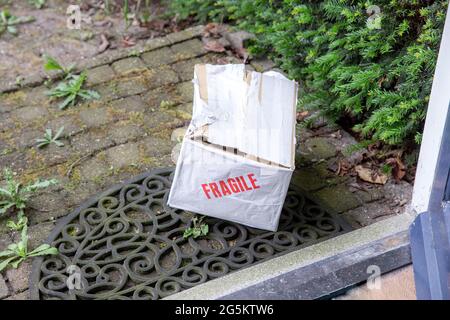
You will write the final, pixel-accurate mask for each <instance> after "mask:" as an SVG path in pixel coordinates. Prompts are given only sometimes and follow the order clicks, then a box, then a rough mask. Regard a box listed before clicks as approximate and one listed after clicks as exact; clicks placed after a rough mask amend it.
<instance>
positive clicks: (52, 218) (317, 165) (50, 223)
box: [0, 26, 411, 299]
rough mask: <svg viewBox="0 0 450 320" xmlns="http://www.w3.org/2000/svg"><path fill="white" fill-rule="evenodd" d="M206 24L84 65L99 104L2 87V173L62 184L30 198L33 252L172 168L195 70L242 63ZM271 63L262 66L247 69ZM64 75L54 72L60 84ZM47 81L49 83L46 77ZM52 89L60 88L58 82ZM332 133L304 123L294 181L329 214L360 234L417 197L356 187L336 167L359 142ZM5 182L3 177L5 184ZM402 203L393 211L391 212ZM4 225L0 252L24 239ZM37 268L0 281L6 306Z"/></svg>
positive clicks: (31, 86)
mask: <svg viewBox="0 0 450 320" xmlns="http://www.w3.org/2000/svg"><path fill="white" fill-rule="evenodd" d="M202 30H203V28H202V27H201V26H198V27H193V28H190V29H186V30H184V31H181V32H178V33H174V34H170V35H168V36H166V37H161V38H155V39H151V40H148V41H145V42H142V43H139V44H138V45H136V46H135V47H133V48H129V49H121V50H116V51H114V52H106V53H105V54H100V55H97V56H96V57H95V58H92V59H86V60H83V61H81V62H80V63H79V64H78V65H77V68H76V69H77V70H78V71H80V70H83V69H87V75H88V79H87V84H88V87H89V88H92V89H94V90H96V91H97V92H99V94H100V95H101V98H100V99H99V100H93V101H87V102H79V103H77V104H76V105H75V106H74V107H69V108H67V109H66V110H62V111H61V110H59V109H58V107H57V106H58V103H59V102H60V101H52V100H49V98H48V96H46V95H45V92H46V91H47V90H48V87H47V86H46V84H44V83H43V82H42V81H34V82H29V83H25V84H24V83H22V84H21V85H20V87H17V85H16V84H15V83H2V86H1V87H0V92H2V93H1V97H0V119H1V120H0V168H5V167H9V168H11V169H12V170H13V171H14V172H15V173H16V175H17V177H18V178H19V179H20V180H21V181H23V182H27V181H32V180H34V179H37V178H42V179H50V178H55V179H57V180H58V181H59V183H58V185H56V186H53V187H51V188H49V189H46V190H44V191H42V192H40V193H38V194H37V195H36V196H34V197H33V198H32V199H31V201H30V209H29V210H27V212H26V213H27V216H28V218H29V221H30V227H29V235H30V246H31V247H35V246H37V245H38V244H40V243H42V241H44V240H45V239H46V237H47V236H48V234H49V233H50V231H51V230H52V228H53V227H54V225H55V224H56V223H57V220H58V219H59V218H61V217H63V216H65V215H67V214H68V213H70V212H71V211H72V210H73V209H74V208H76V207H77V206H79V205H80V204H81V203H82V202H83V201H84V200H86V199H87V198H89V197H91V196H93V195H95V194H97V193H99V192H100V191H102V190H104V189H106V188H108V187H110V186H112V185H114V184H117V183H119V182H121V181H124V180H127V179H129V178H130V177H132V176H134V175H136V174H138V173H141V172H144V171H147V170H150V169H153V168H158V167H167V166H172V165H173V162H172V160H171V159H172V157H171V153H172V149H173V147H174V146H175V145H176V144H177V140H178V139H179V137H180V135H181V134H182V132H183V130H181V129H180V128H183V127H185V126H186V125H187V124H188V123H189V120H190V115H191V110H192V105H191V101H192V95H193V86H192V83H191V81H190V80H191V78H192V74H193V67H194V65H195V64H196V63H199V62H203V63H224V62H229V63H235V62H238V61H237V59H235V58H233V57H230V56H226V55H221V54H216V53H209V52H206V51H205V50H204V49H203V44H202V42H201V33H202ZM272 66H273V65H272V64H271V63H270V62H268V61H264V60H262V61H254V62H252V63H251V64H250V65H249V68H253V69H256V70H258V71H265V70H266V69H268V68H271V67H272ZM60 76H61V75H58V74H55V75H53V77H54V79H55V81H56V79H58V77H60ZM41 80H42V79H41ZM50 85H51V86H54V83H53V84H50ZM61 126H64V128H65V129H64V138H63V139H62V141H63V142H64V144H65V145H64V147H57V146H55V145H54V144H52V145H50V146H48V147H46V148H43V149H37V148H36V147H35V139H36V138H42V136H43V134H44V131H45V129H46V128H51V129H53V130H57V129H58V128H60V127H61ZM326 128H327V129H328V131H327V134H321V135H318V134H317V130H314V129H306V128H305V127H303V126H298V153H297V157H296V160H297V169H296V171H295V174H294V176H293V179H292V182H293V183H294V184H295V185H296V186H298V187H299V188H301V189H303V190H304V191H305V192H306V193H307V194H308V195H310V196H311V198H312V199H313V200H315V201H317V202H318V203H320V204H321V205H323V206H325V207H326V208H328V209H329V210H330V211H331V212H335V213H339V214H342V215H343V216H344V217H346V218H347V220H349V222H350V223H351V224H352V225H353V226H354V227H362V226H365V225H368V224H370V223H373V222H376V221H378V220H379V219H383V218H386V217H387V216H388V215H390V214H396V213H400V210H402V208H401V207H399V206H398V205H399V204H400V205H402V203H403V204H404V203H406V202H407V201H408V200H409V197H410V193H411V186H410V185H409V184H408V183H406V182H403V183H402V182H401V183H394V182H388V183H387V184H386V185H384V186H372V185H370V186H367V187H366V188H364V189H358V188H356V189H355V188H353V187H352V183H353V182H354V181H355V179H356V178H355V177H351V176H336V175H335V174H334V173H333V172H331V171H330V170H329V168H330V167H331V166H332V165H333V164H335V163H336V162H337V161H338V160H339V159H340V158H342V154H343V151H344V149H345V148H347V147H348V146H349V145H351V144H354V143H355V141H354V139H353V138H352V137H351V136H350V135H349V134H347V133H346V132H344V131H343V130H340V129H339V128H338V127H333V126H331V125H328V126H327V127H326ZM2 183H3V181H1V179H0V185H1V184H2ZM393 204H394V207H395V208H394V207H393ZM6 220H7V219H2V220H0V250H3V249H5V247H6V246H7V245H8V244H9V243H11V242H13V241H17V240H18V234H16V233H14V232H10V231H9V230H8V229H7V227H6V225H5V224H6ZM30 267H31V262H30V261H29V262H26V263H23V264H22V265H21V266H20V268H18V269H17V270H15V269H10V270H8V271H6V272H3V274H2V275H0V299H26V298H27V297H28V291H27V290H28V274H29V272H30Z"/></svg>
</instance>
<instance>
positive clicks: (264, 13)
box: [171, 0, 447, 144]
mask: <svg viewBox="0 0 450 320" xmlns="http://www.w3.org/2000/svg"><path fill="white" fill-rule="evenodd" d="M371 5H377V6H378V7H379V8H380V9H381V15H380V16H379V17H378V19H377V20H376V21H375V22H376V24H375V26H377V25H378V26H379V27H380V28H379V29H378V28H370V26H368V25H367V20H368V17H369V16H368V14H367V9H368V8H369V7H370V6H371ZM446 8H447V1H444V0H376V1H361V0H360V1H351V0H323V1H319V0H315V1H313V0H311V1H306V0H303V1H302V0H284V1H281V0H279V1H276V0H270V1H269V0H240V1H238V0H218V1H212V0H173V1H172V4H171V9H172V12H176V13H178V14H179V15H180V17H181V18H187V17H188V16H193V17H194V18H195V19H197V20H198V21H200V22H205V21H223V22H228V23H232V24H235V25H237V26H238V27H239V28H242V29H246V30H248V31H250V32H253V33H254V34H255V35H256V40H255V41H254V42H253V44H252V45H251V47H250V51H251V53H252V54H253V55H259V54H267V55H268V56H269V57H271V58H272V59H273V60H274V61H275V62H276V63H277V64H278V65H279V66H280V67H281V68H282V69H283V70H284V71H286V72H287V73H288V74H289V75H290V76H291V77H293V78H295V79H297V80H298V81H299V82H300V83H301V87H302V91H301V93H300V97H299V98H300V100H299V107H300V108H302V109H318V110H321V111H322V112H323V113H324V114H326V115H327V116H329V117H331V118H332V119H334V120H337V121H339V120H340V121H343V120H344V119H345V122H346V123H347V124H348V123H350V125H351V126H352V127H353V129H354V130H355V131H357V132H359V133H360V134H361V137H362V138H366V139H375V140H381V141H383V142H385V143H388V144H399V143H401V142H403V141H405V140H412V139H415V140H416V141H417V142H418V143H419V142H420V137H421V134H420V132H421V131H422V126H423V121H424V118H425V114H426V107H427V104H428V99H429V94H430V91H431V83H432V77H433V72H434V67H435V64H436V58H437V52H438V48H439V43H440V38H441V33H442V29H443V24H444V20H445V13H446Z"/></svg>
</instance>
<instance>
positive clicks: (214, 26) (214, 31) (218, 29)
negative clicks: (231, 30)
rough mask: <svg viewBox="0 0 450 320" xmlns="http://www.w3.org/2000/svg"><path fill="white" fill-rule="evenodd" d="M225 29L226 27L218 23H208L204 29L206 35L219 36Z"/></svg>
mask: <svg viewBox="0 0 450 320" xmlns="http://www.w3.org/2000/svg"><path fill="white" fill-rule="evenodd" d="M224 31H225V27H224V26H223V25H221V24H218V23H214V22H211V23H208V24H207V25H206V26H205V28H204V29H203V36H204V37H218V36H220V35H221V33H222V32H224Z"/></svg>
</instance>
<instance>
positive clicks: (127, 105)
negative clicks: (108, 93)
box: [110, 95, 147, 112]
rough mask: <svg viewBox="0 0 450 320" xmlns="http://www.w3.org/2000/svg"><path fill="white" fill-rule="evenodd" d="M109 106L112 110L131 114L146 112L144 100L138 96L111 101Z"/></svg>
mask: <svg viewBox="0 0 450 320" xmlns="http://www.w3.org/2000/svg"><path fill="white" fill-rule="evenodd" d="M110 105H111V107H113V108H114V109H118V110H126V111H133V112H142V111H145V110H147V105H146V104H145V102H144V100H143V99H142V98H141V97H140V96H138V95H136V96H131V97H126V98H121V99H117V100H113V101H111V103H110Z"/></svg>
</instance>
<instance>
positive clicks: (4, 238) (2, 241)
mask: <svg viewBox="0 0 450 320" xmlns="http://www.w3.org/2000/svg"><path fill="white" fill-rule="evenodd" d="M6 232H8V228H7V227H6V221H5V222H4V223H2V225H1V227H0V251H3V250H5V249H6V248H7V247H8V246H9V245H10V244H11V243H12V239H11V237H10V236H9V235H8V234H6Z"/></svg>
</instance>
